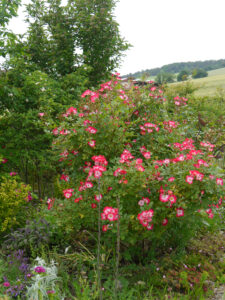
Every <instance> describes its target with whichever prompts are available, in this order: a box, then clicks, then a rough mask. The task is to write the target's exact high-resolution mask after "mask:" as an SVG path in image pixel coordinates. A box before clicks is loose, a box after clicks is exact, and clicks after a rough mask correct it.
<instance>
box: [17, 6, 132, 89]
mask: <svg viewBox="0 0 225 300" xmlns="http://www.w3.org/2000/svg"><path fill="white" fill-rule="evenodd" d="M26 7H27V18H26V22H27V23H28V32H27V34H26V38H23V40H22V41H21V43H22V45H23V46H24V54H25V55H23V57H24V59H25V60H26V61H27V63H29V64H33V65H35V66H36V67H37V68H38V69H39V70H41V71H42V72H45V73H47V74H48V75H49V76H51V77H52V78H57V79H60V78H62V77H63V76H65V75H68V74H72V73H74V72H77V71H78V72H79V68H83V66H88V68H89V74H88V78H89V80H90V82H91V84H94V85H96V83H98V82H99V81H101V80H103V79H104V78H107V76H109V74H110V73H111V72H112V70H114V69H115V68H116V67H117V66H118V64H119V61H120V58H121V56H122V54H123V52H124V51H125V50H126V49H127V48H128V47H129V45H128V44H127V43H126V42H125V40H124V39H123V38H121V37H120V34H119V29H118V24H117V23H116V22H115V20H114V17H113V10H114V8H115V1H114V0H107V1H104V2H102V1H99V0H95V1H90V0H82V1H80V0H71V1H68V4H67V5H66V6H63V5H62V1H61V0H43V1H37V0H32V1H31V3H30V4H28V5H27V6H26Z"/></svg>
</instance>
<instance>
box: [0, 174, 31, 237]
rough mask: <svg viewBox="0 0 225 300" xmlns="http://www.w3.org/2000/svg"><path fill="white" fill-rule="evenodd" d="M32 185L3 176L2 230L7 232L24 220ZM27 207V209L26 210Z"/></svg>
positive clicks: (0, 200)
mask: <svg viewBox="0 0 225 300" xmlns="http://www.w3.org/2000/svg"><path fill="white" fill-rule="evenodd" d="M29 191H30V187H29V186H26V185H25V184H23V183H20V182H18V181H17V180H16V179H14V178H8V177H3V178H1V183H0V226H1V227H0V231H1V232H5V231H7V230H9V229H10V228H11V227H13V226H15V225H17V226H18V225H20V224H22V223H23V222H24V218H25V216H26V213H27V209H25V207H27V202H28V201H29V200H28V193H29ZM24 209H25V211H24Z"/></svg>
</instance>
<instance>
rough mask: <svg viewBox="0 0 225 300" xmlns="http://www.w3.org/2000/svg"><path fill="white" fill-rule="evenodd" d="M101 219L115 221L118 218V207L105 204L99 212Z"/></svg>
mask: <svg viewBox="0 0 225 300" xmlns="http://www.w3.org/2000/svg"><path fill="white" fill-rule="evenodd" d="M101 218H102V220H108V221H116V220H118V208H112V207H109V206H106V207H105V208H104V209H103V213H101Z"/></svg>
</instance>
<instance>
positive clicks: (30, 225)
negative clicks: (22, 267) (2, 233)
mask: <svg viewBox="0 0 225 300" xmlns="http://www.w3.org/2000/svg"><path fill="white" fill-rule="evenodd" d="M50 235H51V232H50V228H49V223H48V222H46V220H45V219H39V220H31V221H27V222H26V225H25V227H22V228H18V229H17V230H14V231H12V232H11V233H10V234H8V235H7V236H6V237H5V241H4V243H3V249H5V250H7V252H8V251H10V250H16V249H23V250H24V251H25V252H26V254H27V255H33V252H35V254H36V253H38V251H40V250H41V247H42V246H47V245H48V244H49V243H50Z"/></svg>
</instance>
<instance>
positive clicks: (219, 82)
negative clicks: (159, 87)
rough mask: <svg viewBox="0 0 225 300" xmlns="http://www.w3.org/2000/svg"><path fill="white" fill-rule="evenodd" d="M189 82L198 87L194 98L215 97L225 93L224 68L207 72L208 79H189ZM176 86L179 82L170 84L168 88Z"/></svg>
mask: <svg viewBox="0 0 225 300" xmlns="http://www.w3.org/2000/svg"><path fill="white" fill-rule="evenodd" d="M189 81H190V82H191V83H193V84H194V85H196V86H197V87H198V89H197V90H196V91H195V92H194V95H195V96H199V97H205V96H211V97H212V96H215V95H216V94H218V93H219V92H220V91H225V68H221V69H217V70H212V71H209V72H208V77H205V78H198V79H190V80H189ZM177 84H180V82H179V83H178V82H175V83H171V84H169V86H173V85H174V86H175V85H177Z"/></svg>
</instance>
